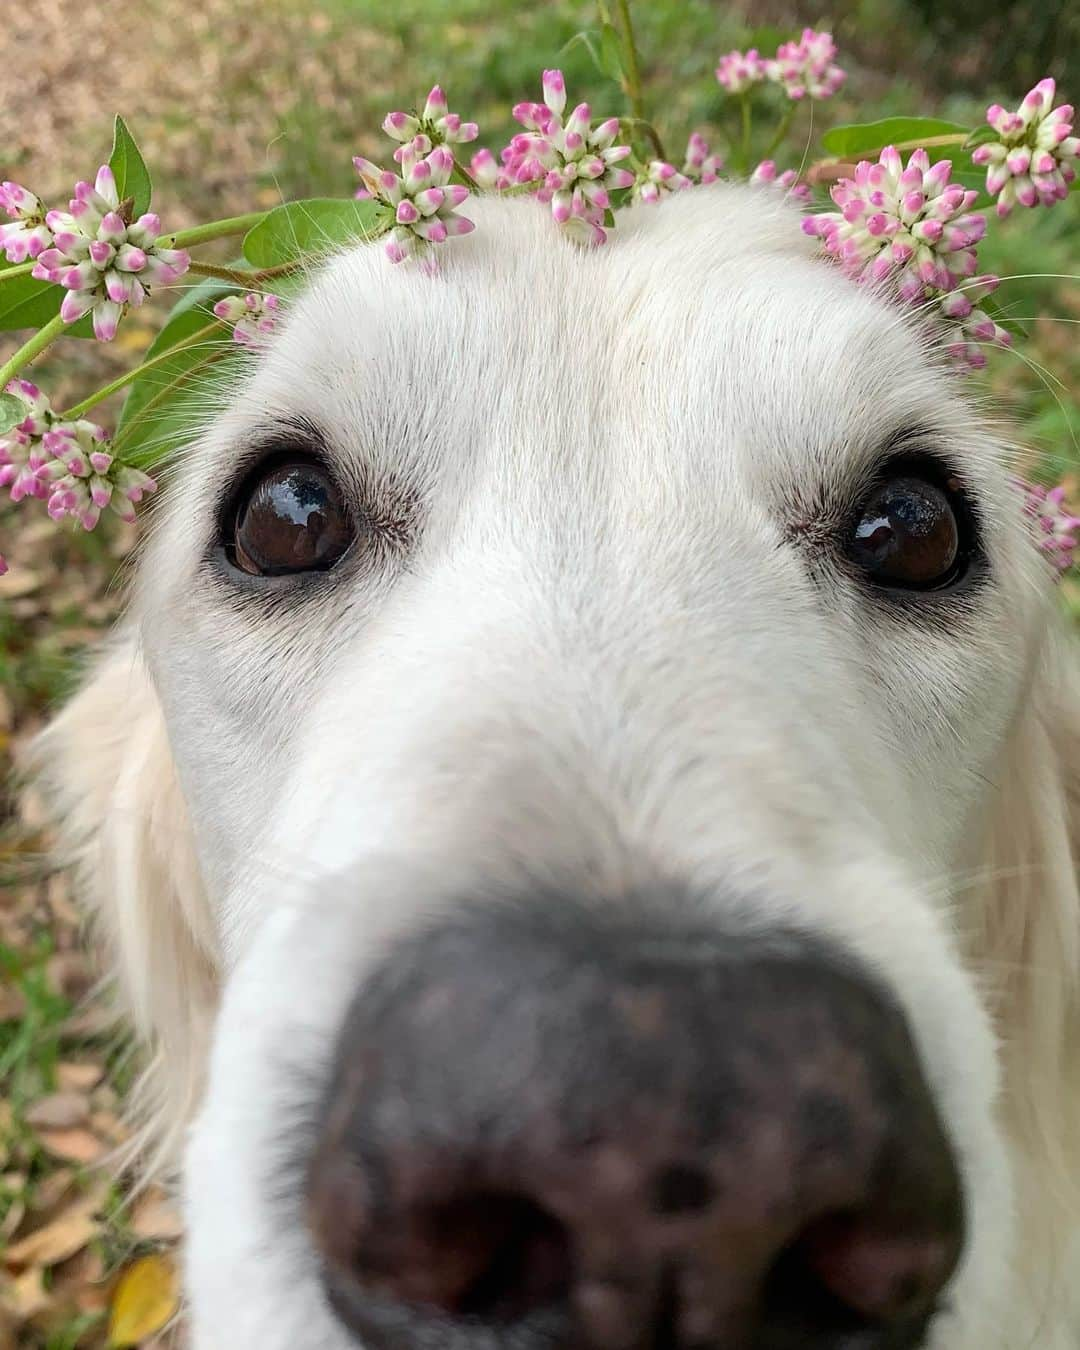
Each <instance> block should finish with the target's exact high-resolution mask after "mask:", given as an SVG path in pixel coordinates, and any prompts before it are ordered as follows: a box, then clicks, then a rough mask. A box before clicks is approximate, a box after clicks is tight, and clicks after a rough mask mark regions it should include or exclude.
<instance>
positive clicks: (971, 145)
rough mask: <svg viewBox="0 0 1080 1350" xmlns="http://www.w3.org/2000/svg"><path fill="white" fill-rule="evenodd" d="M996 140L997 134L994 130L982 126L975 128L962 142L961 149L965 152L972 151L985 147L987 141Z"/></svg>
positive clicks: (987, 126) (990, 127)
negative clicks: (980, 146)
mask: <svg viewBox="0 0 1080 1350" xmlns="http://www.w3.org/2000/svg"><path fill="white" fill-rule="evenodd" d="M997 139H998V133H997V132H996V131H995V130H994V128H993V127H992V126H989V125H986V124H984V125H983V126H981V127H976V128H975V130H974V131H973V132H972V133H971V135H970V136H969V137H968V138H967V140H966V141H965V142H964V145H963V148H964V149H965V150H974V149H975V147H976V146H979V145H985V144H986V143H987V141H996V140H997Z"/></svg>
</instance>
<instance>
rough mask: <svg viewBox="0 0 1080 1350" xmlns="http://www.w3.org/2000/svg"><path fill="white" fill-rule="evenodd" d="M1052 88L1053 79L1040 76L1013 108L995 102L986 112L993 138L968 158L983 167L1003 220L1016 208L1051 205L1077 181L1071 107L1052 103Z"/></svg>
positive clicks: (1079, 149)
mask: <svg viewBox="0 0 1080 1350" xmlns="http://www.w3.org/2000/svg"><path fill="white" fill-rule="evenodd" d="M1056 89H1057V86H1056V85H1055V83H1054V81H1053V80H1051V79H1045V80H1040V81H1039V83H1038V84H1037V85H1036V86H1035V87H1034V89H1032V90H1030V91H1029V92H1028V94H1027V95H1026V96H1025V98H1024V100H1023V102H1022V103H1021V104H1020V107H1019V108H1018V109H1017V110H1016V112H1009V111H1008V109H1006V108H1003V107H1002V106H1001V105H1000V104H999V103H995V104H992V105H991V107H990V108H989V109H988V110H987V113H986V120H987V122H989V124H990V126H991V127H993V129H994V131H995V132H996V133H997V137H998V139H997V140H994V141H986V142H985V143H984V144H983V145H978V146H976V147H975V149H974V150H973V151H972V152H971V158H972V161H973V162H974V163H976V164H979V165H985V166H986V191H987V192H988V193H989V195H990V196H991V197H996V198H997V213H998V215H999V216H1001V217H1003V218H1004V217H1005V216H1007V215H1009V214H1010V213H1011V212H1012V210H1013V208H1014V207H1015V206H1039V205H1042V206H1053V204H1054V203H1055V202H1059V201H1061V200H1063V198H1065V197H1066V196H1067V195H1068V192H1069V184H1070V183H1072V182H1074V180H1075V179H1076V172H1077V171H1076V161H1077V160H1078V159H1080V137H1076V136H1074V135H1073V134H1072V129H1073V110H1072V107H1071V106H1070V105H1069V104H1067V103H1063V104H1061V105H1060V107H1057V108H1055V107H1054V106H1053V105H1054V95H1055V93H1056Z"/></svg>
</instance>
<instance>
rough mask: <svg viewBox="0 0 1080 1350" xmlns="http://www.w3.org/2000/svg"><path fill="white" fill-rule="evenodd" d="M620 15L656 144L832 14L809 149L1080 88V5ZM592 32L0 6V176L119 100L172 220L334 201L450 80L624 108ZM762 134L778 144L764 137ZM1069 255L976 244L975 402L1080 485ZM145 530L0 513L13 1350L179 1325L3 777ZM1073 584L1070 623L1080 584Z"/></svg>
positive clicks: (153, 1220)
mask: <svg viewBox="0 0 1080 1350" xmlns="http://www.w3.org/2000/svg"><path fill="white" fill-rule="evenodd" d="M634 13H635V20H636V24H637V28H638V38H639V44H640V47H641V51H642V56H643V68H644V75H645V80H646V84H647V88H648V91H649V102H650V107H651V109H652V111H653V113H654V116H655V118H656V120H657V121H658V123H659V124H660V126H661V128H662V129H663V130H665V132H666V133H667V137H668V143H669V149H670V150H671V153H672V154H674V153H675V152H676V150H678V149H681V147H682V145H683V144H684V143H685V136H686V133H687V132H688V131H689V130H690V129H692V128H699V129H707V128H709V127H721V128H722V127H724V126H726V125H727V119H728V118H729V116H730V111H729V110H728V109H727V108H726V107H725V103H724V98H723V95H722V91H721V90H720V89H719V86H718V85H717V84H716V81H715V79H714V78H713V69H714V67H715V64H716V59H717V57H718V56H719V55H720V54H721V53H722V52H724V51H727V50H729V49H730V48H732V47H736V46H740V47H742V46H747V45H751V43H752V41H753V40H754V37H755V36H757V38H758V40H759V45H761V46H763V47H767V46H770V45H772V46H774V45H775V43H776V41H777V40H778V39H780V38H783V37H786V36H788V35H791V34H793V33H795V32H797V31H798V30H799V29H801V27H802V26H803V25H804V24H812V25H814V26H817V27H829V28H831V30H832V32H833V33H834V35H835V37H836V39H837V41H838V43H839V44H840V47H841V51H842V57H841V60H842V64H843V65H844V66H845V67H846V68H847V69H848V70H849V72H850V75H849V80H848V83H847V86H846V88H845V89H844V91H843V92H842V94H841V95H840V96H839V97H837V98H835V99H833V100H832V101H830V102H829V103H826V104H823V105H818V106H817V107H815V108H813V109H811V108H810V107H806V108H802V109H800V111H799V116H798V119H797V120H796V124H795V125H796V131H797V134H798V135H799V136H800V137H801V138H802V143H803V144H806V145H807V146H808V147H809V149H810V153H811V154H812V155H813V154H814V153H816V152H817V137H818V136H819V135H820V133H821V132H822V131H824V130H825V129H827V127H828V126H831V125H835V124H837V123H840V122H847V121H869V120H872V119H873V118H874V117H880V116H887V115H890V114H903V113H907V114H913V113H919V114H937V115H941V116H946V117H950V118H955V119H956V120H958V121H967V122H969V123H970V124H972V125H974V124H975V123H976V122H977V121H979V120H980V119H981V118H982V116H983V113H984V111H985V107H986V104H987V103H988V102H990V101H999V102H1002V103H1005V104H1015V103H1017V102H1018V101H1019V99H1020V97H1021V96H1022V95H1023V94H1024V93H1025V92H1026V90H1027V89H1028V88H1029V87H1030V86H1031V85H1032V84H1033V83H1034V82H1035V80H1037V79H1038V78H1040V77H1041V76H1042V75H1044V74H1046V73H1048V72H1049V73H1051V74H1053V75H1054V76H1056V77H1057V79H1058V81H1059V85H1060V86H1061V89H1062V92H1063V94H1064V95H1065V96H1069V95H1071V96H1072V97H1073V99H1075V100H1076V101H1077V102H1080V5H1078V4H1076V3H1075V2H1074V0H1012V3H999V4H997V5H996V6H991V5H987V4H986V3H985V0H833V2H832V3H825V0H805V3H804V2H802V0H734V2H733V3H713V2H712V0H637V3H636V4H635V6H634ZM595 25H596V14H595V6H594V5H592V4H589V3H584V0H581V2H579V0H534V3H531V4H527V5H526V4H522V3H520V0H453V3H450V0H315V3H309V2H308V0H142V3H140V4H139V5H138V6H137V7H136V6H134V5H131V6H127V7H117V6H116V5H111V4H106V3H105V2H104V0H34V3H33V4H29V5H27V4H22V5H14V4H12V5H9V6H6V7H5V10H4V15H3V19H2V21H0V77H2V78H0V88H2V90H3V94H2V95H0V100H2V102H0V177H3V178H14V179H16V180H17V181H20V182H23V183H26V184H27V185H28V186H30V187H32V188H33V189H34V190H36V191H37V192H38V193H39V195H41V196H42V197H44V198H46V199H47V200H54V199H60V198H65V197H66V196H67V195H68V194H69V190H70V185H71V184H72V183H74V181H75V180H76V179H77V178H80V177H86V176H91V175H92V172H93V170H94V168H95V167H96V166H97V165H98V164H99V163H101V162H103V161H104V160H105V158H107V155H108V150H109V145H110V138H111V124H112V116H113V113H114V112H121V113H122V114H123V115H124V117H125V118H126V119H127V121H128V124H129V125H130V127H131V128H132V130H133V132H134V134H135V136H136V138H137V139H138V141H139V143H140V146H141V148H142V151H143V153H144V156H145V158H146V160H147V162H148V163H149V164H150V166H151V169H152V171H153V174H154V179H155V185H156V194H155V206H156V207H157V208H158V209H159V210H160V211H161V213H162V215H163V217H164V218H165V219H166V221H167V223H168V224H169V225H170V226H174V227H180V226H183V225H187V224H194V223H198V222H199V221H202V220H207V219H211V218H216V217H222V216H228V215H232V214H236V213H239V212H241V211H246V210H250V209H252V207H253V206H258V205H268V206H269V205H274V204H276V203H277V202H278V201H279V200H281V199H283V198H290V197H304V196H315V195H339V194H348V193H350V192H351V191H352V189H353V187H354V185H355V183H354V173H353V169H352V164H351V156H352V155H353V154H355V153H357V152H362V153H365V154H368V155H372V156H374V157H379V156H380V155H381V154H384V153H385V147H384V144H383V141H382V137H381V135H380V133H379V124H380V122H381V120H382V117H383V115H384V113H385V112H386V111H388V110H389V109H391V108H396V107H409V106H411V105H413V104H414V103H415V102H416V101H417V100H418V99H421V98H422V96H423V94H424V93H425V92H426V90H427V89H428V88H429V87H430V85H431V84H432V83H433V82H435V81H436V80H438V81H440V82H442V83H443V84H444V85H446V87H447V88H448V90H449V92H450V94H451V106H452V107H454V108H455V109H458V110H460V111H462V112H463V113H466V114H467V115H468V116H470V117H475V118H476V119H477V120H478V121H479V122H480V124H481V128H482V132H483V142H484V143H486V144H489V145H491V146H492V147H493V148H496V149H497V148H498V146H500V145H502V144H503V143H504V142H505V140H506V139H507V136H508V134H509V133H510V131H511V125H512V124H511V119H510V115H509V109H510V106H511V105H512V104H513V103H514V102H516V101H517V100H519V99H521V98H525V97H528V98H533V97H536V96H537V95H538V90H539V72H540V71H541V69H542V68H543V67H545V66H550V65H554V64H560V65H562V66H563V68H564V69H565V70H566V72H567V78H568V83H569V85H570V88H571V91H572V94H573V95H574V97H575V98H588V99H589V100H590V101H591V102H592V103H593V105H594V107H595V108H596V109H597V111H603V112H604V113H609V112H624V111H626V108H625V103H624V100H623V98H622V96H621V95H620V93H619V91H618V90H617V89H616V88H615V87H614V86H612V85H611V84H610V83H609V82H608V81H607V80H606V79H604V77H603V76H601V75H600V74H599V73H598V72H597V70H596V69H595V67H594V65H593V62H592V60H591V58H590V56H589V53H588V51H587V49H586V48H585V46H584V45H582V44H580V43H579V44H576V45H573V46H570V47H567V44H568V43H570V42H571V39H573V37H574V35H575V34H576V33H578V32H580V31H581V30H583V29H589V28H591V27H595ZM762 30H767V31H765V32H763V31H762ZM760 130H761V134H762V140H763V141H764V140H766V139H767V138H768V135H769V128H768V127H767V126H765V125H763V126H762V127H761V129H760ZM793 162H795V163H797V162H798V156H796V157H795V160H794V161H793ZM785 167H786V166H785ZM1078 255H1080V193H1077V194H1074V195H1073V196H1072V197H1071V198H1070V199H1069V201H1068V202H1067V203H1065V204H1064V205H1062V206H1059V207H1057V208H1055V209H1054V210H1053V211H1049V212H1046V211H1038V212H1017V213H1016V215H1015V217H1014V218H1013V219H1012V220H1010V221H1009V222H1007V223H1006V224H1005V225H1004V226H1003V227H1002V228H1000V229H995V230H992V232H991V240H990V241H989V242H988V243H987V244H986V245H984V247H983V250H982V258H983V264H984V266H985V267H987V268H988V269H989V270H993V271H996V272H999V273H1000V274H1001V275H1002V276H1004V277H1006V278H1014V279H1013V280H1009V281H1007V282H1006V283H1005V284H1004V285H1003V287H1002V291H1001V298H1002V301H1003V304H1004V306H1005V308H1006V311H1007V313H1008V314H1009V315H1010V316H1011V317H1013V318H1015V319H1018V320H1022V321H1023V322H1024V324H1025V325H1026V327H1027V328H1028V330H1029V336H1028V338H1027V340H1026V341H1025V342H1023V343H1022V344H1021V350H1020V351H1019V352H1018V353H1016V354H1015V355H1008V354H1006V355H1001V356H997V357H995V358H992V360H991V369H990V372H989V373H988V375H987V376H986V377H985V378H983V379H982V380H981V387H980V393H981V395H982V396H983V398H984V401H985V402H986V403H987V404H988V405H989V406H990V408H991V409H992V410H993V412H994V413H995V415H998V416H1000V417H1001V418H1002V419H1003V420H1005V421H1006V422H1007V423H1010V424H1011V425H1012V427H1013V428H1014V430H1013V431H1012V432H1011V434H1012V436H1013V437H1014V439H1015V440H1016V441H1017V442H1018V444H1020V445H1022V446H1023V447H1025V448H1024V450H1022V451H1019V452H1018V453H1019V454H1020V456H1021V458H1022V460H1023V462H1024V464H1025V465H1026V467H1027V469H1028V471H1030V472H1033V473H1037V474H1041V475H1043V476H1045V477H1047V478H1053V479H1055V480H1056V479H1058V478H1062V477H1064V478H1065V479H1066V481H1067V482H1068V483H1070V484H1071V485H1072V487H1073V489H1076V487H1077V486H1078V484H1080V403H1078V390H1080V342H1078V340H1077V333H1078V327H1077V325H1080V278H1077V277H1076V273H1077V272H1078V270H1080V269H1078ZM1069 278H1072V279H1071V280H1070V279H1069ZM160 316H161V311H160V310H155V309H154V308H153V307H148V308H147V310H146V311H145V312H143V311H139V312H138V313H136V314H134V315H132V316H131V317H129V318H128V320H127V321H126V324H125V325H124V326H122V327H121V331H120V336H119V337H118V339H117V341H116V342H115V343H114V344H112V345H111V346H109V347H103V346H101V345H99V344H95V343H90V342H81V343H80V342H68V343H64V344H61V346H60V348H59V351H58V352H57V353H56V355H55V356H50V359H49V361H48V364H47V368H46V369H44V370H43V371H41V372H40V373H41V375H42V378H43V382H46V383H47V385H48V387H49V388H50V390H57V391H58V392H60V393H66V394H69V395H72V396H75V395H74V391H75V390H76V389H86V388H90V387H94V385H96V384H97V383H99V382H100V381H102V380H103V379H106V378H108V377H109V376H110V375H112V374H114V373H116V372H117V371H118V370H120V369H122V368H123V367H124V364H125V363H126V362H128V361H130V359H131V354H132V351H133V350H138V349H141V347H142V345H144V343H145V341H146V338H147V336H148V334H147V326H152V325H154V324H155V322H160ZM12 345H13V344H12ZM5 350H6V349H5V348H4V347H2V346H0V356H2V355H3V354H4V352H5ZM91 382H93V383H91ZM1073 495H1074V498H1075V496H1076V495H1077V494H1076V493H1075V491H1074V494H1073ZM135 538H136V536H135V531H134V530H132V529H128V528H126V527H120V526H119V525H118V524H116V523H114V524H112V525H110V526H109V528H104V529H101V530H99V531H98V532H96V533H95V534H93V535H82V534H80V533H69V532H67V531H65V530H59V529H57V528H56V527H55V526H53V525H52V524H51V522H49V521H48V520H47V519H45V518H44V516H43V513H42V512H39V511H34V510H32V509H30V510H28V509H26V508H25V507H24V508H22V509H21V510H15V509H12V508H11V507H10V506H9V505H7V504H5V505H4V506H3V507H0V539H2V540H3V544H4V552H5V553H6V554H7V555H8V556H9V558H12V559H13V560H14V564H15V565H14V566H13V568H12V571H11V572H10V573H9V574H8V575H7V576H6V577H4V578H0V783H8V784H10V786H8V787H5V788H2V789H0V888H2V889H0V976H2V984H0V1350H9V1347H14V1346H27V1347H30V1346H33V1347H47V1348H48V1350H74V1347H76V1346H79V1347H100V1346H103V1345H105V1344H107V1343H111V1344H113V1345H127V1344H136V1343H138V1344H145V1345H151V1344H154V1345H157V1344H179V1343H181V1341H182V1329H180V1330H171V1331H167V1332H164V1333H162V1334H160V1335H155V1334H154V1332H155V1329H156V1327H157V1325H159V1324H160V1323H161V1322H162V1320H163V1319H164V1317H165V1315H166V1314H167V1313H168V1312H169V1311H170V1310H171V1307H172V1300H173V1291H172V1283H171V1274H170V1268H171V1260H172V1257H171V1254H170V1253H171V1248H172V1245H173V1243H174V1242H175V1239H176V1237H177V1236H178V1232H179V1225H178V1222H177V1219H176V1216H175V1213H174V1212H173V1210H172V1209H171V1206H170V1204H169V1202H168V1200H167V1198H166V1197H165V1196H164V1195H163V1194H161V1193H160V1192H157V1191H154V1190H151V1191H150V1192H148V1193H146V1194H143V1195H142V1196H139V1197H132V1196H130V1195H128V1194H126V1193H125V1191H124V1188H123V1186H122V1185H121V1184H117V1183H113V1182H109V1181H106V1180H103V1179H102V1174H101V1173H100V1172H98V1171H96V1170H95V1164H97V1163H98V1162H99V1161H100V1159H101V1158H102V1156H103V1155H104V1154H106V1152H107V1151H108V1150H109V1149H110V1148H111V1147H112V1146H113V1145H115V1144H117V1143H118V1142H120V1141H121V1140H122V1138H123V1126H122V1124H121V1122H120V1116H121V1111H120V1107H121V1101H122V1098H123V1096H124V1093H125V1092H126V1090H127V1089H128V1087H129V1084H130V1081H131V1078H132V1076H133V1071H134V1067H135V1066H134V1064H133V1059H132V1054H131V1052H130V1049H129V1047H128V1044H127V1042H126V1040H125V1038H124V1036H123V1034H122V1032H118V1031H116V1030H115V1029H114V1028H112V1027H111V1025H110V1023H109V1020H108V1017H107V1015H106V1012H105V1009H104V1006H103V1002H102V1000H100V999H99V998H98V997H96V996H95V994H94V992H93V989H92V985H93V969H92V965H91V963H90V960H89V958H88V957H87V956H86V955H85V954H84V950H83V947H82V945H81V937H80V928H79V918H78V915H77V913H76V911H75V909H74V907H73V905H72V902H71V899H70V895H69V890H68V884H67V880H66V878H65V877H64V876H63V874H60V873H51V872H50V871H49V870H48V868H47V866H46V864H45V862H44V849H45V845H46V843H47V841H46V840H45V838H44V837H43V834H42V829H41V821H42V813H41V808H40V803H38V802H37V801H36V800H35V799H34V796H33V794H32V793H26V792H20V793H17V791H16V788H15V786H14V783H15V779H14V777H13V776H12V775H11V774H10V772H9V771H10V770H11V769H12V767H14V766H17V764H18V762H19V759H20V756H21V755H22V753H23V751H24V748H25V745H26V742H27V740H28V738H29V737H30V736H31V735H32V734H33V732H34V731H35V730H36V728H38V727H39V726H40V725H41V722H42V720H43V718H44V717H45V716H46V715H47V712H48V710H49V709H50V708H51V707H53V706H55V705H56V703H57V702H58V701H60V700H61V699H62V698H63V697H64V695H65V693H66V691H67V690H68V689H69V688H70V687H71V684H72V682H73V680H74V678H75V676H76V673H77V670H78V667H79V661H80V658H81V656H82V655H83V653H84V652H85V651H86V650H88V649H92V648H93V646H94V645H95V643H96V642H97V641H98V640H99V638H100V635H101V632H102V631H103V629H104V628H105V627H106V626H107V625H108V624H109V623H110V622H111V620H112V619H113V618H114V617H115V615H116V614H117V612H118V611H119V609H120V607H121V606H122V603H123V588H124V574H125V562H126V560H127V559H128V558H129V556H130V553H131V550H132V548H133V546H134V544H135ZM1064 598H1065V603H1066V604H1068V605H1069V606H1070V607H1071V608H1072V609H1073V610H1074V611H1075V612H1076V613H1077V614H1078V615H1080V587H1078V586H1077V584H1076V583H1075V582H1072V581H1070V582H1068V583H1066V586H1065V588H1064ZM148 1256H149V1259H147V1257H148ZM118 1290H119V1291H120V1305H122V1308H121V1310H122V1311H123V1312H124V1314H125V1316H126V1318H127V1320H126V1323H125V1321H124V1317H123V1316H122V1317H121V1318H120V1320H119V1322H118V1321H117V1318H116V1313H115V1309H116V1307H117V1306H118V1304H117V1299H118ZM125 1299H126V1303H125V1301H124V1300H125ZM155 1300H156V1302H155ZM110 1308H112V1309H113V1310H114V1311H113V1318H112V1327H111V1331H110ZM133 1310H134V1311H133ZM140 1317H141V1321H140Z"/></svg>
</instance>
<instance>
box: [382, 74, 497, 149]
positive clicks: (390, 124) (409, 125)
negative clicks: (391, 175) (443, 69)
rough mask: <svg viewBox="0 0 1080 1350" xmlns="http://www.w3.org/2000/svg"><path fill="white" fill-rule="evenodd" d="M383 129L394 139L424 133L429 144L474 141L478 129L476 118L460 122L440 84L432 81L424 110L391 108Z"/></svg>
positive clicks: (411, 137)
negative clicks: (472, 120)
mask: <svg viewBox="0 0 1080 1350" xmlns="http://www.w3.org/2000/svg"><path fill="white" fill-rule="evenodd" d="M383 131H385V132H386V134H387V135H388V136H392V137H393V139H394V140H395V141H402V142H407V141H412V140H415V138H416V137H417V136H426V137H427V138H428V140H429V141H430V143H431V144H430V145H429V146H428V150H427V151H425V152H424V153H425V154H426V153H428V151H430V150H431V148H432V146H435V145H446V144H451V143H455V144H456V143H459V142H463V141H475V140H476V138H477V136H478V135H479V134H480V129H479V127H478V126H477V125H476V123H475V122H463V121H462V120H461V118H460V117H459V115H458V114H457V113H452V112H450V110H449V108H448V107H447V103H446V95H445V94H444V93H443V91H442V89H441V88H440V87H439V85H435V86H434V88H433V89H432V90H431V93H430V94H428V96H427V101H426V102H425V104H424V108H423V111H422V112H421V113H419V114H413V113H403V112H392V113H387V115H386V117H385V119H384V121H383Z"/></svg>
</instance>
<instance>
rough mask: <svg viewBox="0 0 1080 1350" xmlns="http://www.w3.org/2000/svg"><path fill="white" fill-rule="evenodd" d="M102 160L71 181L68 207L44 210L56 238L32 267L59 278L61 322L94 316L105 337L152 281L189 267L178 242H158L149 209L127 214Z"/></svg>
mask: <svg viewBox="0 0 1080 1350" xmlns="http://www.w3.org/2000/svg"><path fill="white" fill-rule="evenodd" d="M127 208H128V204H127V203H126V202H124V203H121V201H120V199H119V195H118V193H117V188H116V180H115V178H114V177H113V173H112V170H111V169H110V168H109V166H108V165H107V164H104V165H102V167H101V168H100V169H99V170H98V175H97V178H96V179H95V180H94V182H93V184H90V183H76V185H75V196H74V197H73V198H72V200H71V202H70V210H69V211H49V212H48V214H47V215H46V217H45V223H46V225H47V226H48V227H49V229H50V230H51V231H52V233H53V243H52V246H51V247H50V248H47V249H45V250H43V251H42V252H41V253H40V254H39V255H38V258H37V262H36V263H35V265H34V270H33V273H32V275H33V276H35V277H37V278H38V279H39V280H41V281H52V282H55V283H57V284H58V285H61V286H63V287H64V288H65V289H66V290H67V292H68V294H67V295H66V296H65V297H64V301H63V304H62V305H61V306H60V315H61V318H62V319H63V320H64V322H65V323H74V322H75V321H76V320H77V319H81V318H82V317H83V315H84V314H91V315H92V316H93V324H94V336H95V337H96V338H97V339H98V340H99V341H101V342H109V341H111V339H112V338H114V337H115V336H116V328H117V324H118V323H119V321H120V318H121V316H122V315H123V314H124V312H125V311H126V310H127V308H128V306H129V305H141V304H142V302H143V300H144V299H145V298H146V296H147V294H148V293H149V290H150V288H151V286H168V285H170V284H171V283H172V282H174V281H176V280H177V279H178V278H179V277H181V276H183V274H184V273H185V272H186V271H187V269H188V266H189V262H190V260H189V258H188V255H187V253H185V252H184V250H183V249H176V248H163V247H161V246H160V245H159V243H158V239H159V238H160V236H161V221H160V220H159V219H158V217H157V216H156V215H154V214H153V213H152V212H148V213H147V214H145V215H142V216H140V217H139V219H138V220H136V221H134V222H132V221H130V220H129V219H128V218H127V215H126V212H127Z"/></svg>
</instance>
